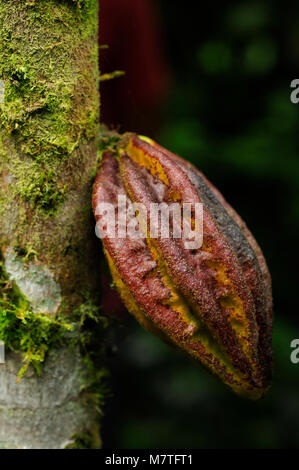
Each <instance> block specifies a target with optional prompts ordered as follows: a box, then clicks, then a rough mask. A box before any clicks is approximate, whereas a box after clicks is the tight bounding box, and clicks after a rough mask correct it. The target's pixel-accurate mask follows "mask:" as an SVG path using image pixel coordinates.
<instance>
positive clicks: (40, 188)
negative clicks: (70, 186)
mask: <svg viewBox="0 0 299 470" xmlns="http://www.w3.org/2000/svg"><path fill="white" fill-rule="evenodd" d="M17 187H18V191H19V194H20V195H21V197H23V198H24V199H25V200H26V201H29V202H30V203H31V205H32V206H33V207H38V208H40V209H42V210H43V211H46V212H47V214H48V215H53V214H54V213H55V211H56V209H57V208H58V207H59V205H60V204H61V203H62V202H63V201H64V200H65V196H66V192H67V187H66V185H65V186H63V187H62V188H59V187H58V186H57V185H56V183H55V181H54V175H53V171H52V170H49V172H48V173H47V174H46V173H41V174H38V175H37V176H36V177H35V178H31V181H30V180H29V181H27V183H26V185H23V184H20V180H19V184H18V186H17Z"/></svg>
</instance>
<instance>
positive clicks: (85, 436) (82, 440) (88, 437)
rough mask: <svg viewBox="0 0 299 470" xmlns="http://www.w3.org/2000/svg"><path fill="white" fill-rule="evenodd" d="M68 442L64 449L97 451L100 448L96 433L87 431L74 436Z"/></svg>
mask: <svg viewBox="0 0 299 470" xmlns="http://www.w3.org/2000/svg"><path fill="white" fill-rule="evenodd" d="M70 441H71V442H70V444H68V445H67V446H65V449H98V448H99V447H100V441H99V438H98V435H97V433H92V432H88V431H86V432H81V433H79V434H75V435H74V436H72V437H71V439H70Z"/></svg>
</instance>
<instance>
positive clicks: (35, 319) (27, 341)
mask: <svg viewBox="0 0 299 470" xmlns="http://www.w3.org/2000/svg"><path fill="white" fill-rule="evenodd" d="M72 328H73V326H72V325H71V324H69V323H66V322H62V321H60V320H58V319H52V318H50V317H49V316H47V315H42V314H36V313H33V312H32V310H31V308H30V305H29V302H28V301H27V299H26V298H25V297H24V296H22V294H21V293H20V292H19V291H18V289H17V287H16V286H15V285H14V284H13V283H11V282H10V281H9V279H8V277H7V275H6V273H5V270H4V267H3V262H2V261H0V339H1V340H2V341H4V343H5V346H6V347H7V348H8V349H10V350H12V351H18V352H22V353H23V357H24V367H22V369H21V370H20V372H19V376H18V378H19V379H20V378H21V377H22V376H23V375H24V373H25V372H26V370H27V369H28V367H29V365H30V364H32V365H33V366H34V367H35V369H36V371H37V372H38V373H40V367H41V363H42V362H43V361H44V359H45V356H46V353H47V351H48V350H49V349H50V347H57V346H58V345H60V344H62V343H63V338H64V336H65V333H66V332H67V331H68V330H71V329H72Z"/></svg>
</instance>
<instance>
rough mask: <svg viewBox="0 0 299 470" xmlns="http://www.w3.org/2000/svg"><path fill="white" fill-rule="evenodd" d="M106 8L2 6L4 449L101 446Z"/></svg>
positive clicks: (82, 3) (8, 1)
mask: <svg viewBox="0 0 299 470" xmlns="http://www.w3.org/2000/svg"><path fill="white" fill-rule="evenodd" d="M97 8H98V6H97V0H1V1H0V36H1V37H0V80H1V82H0V85H2V89H3V93H2V95H1V94H0V99H1V97H2V98H3V100H2V101H3V102H2V104H0V116H1V128H0V248H1V261H0V283H1V285H0V288H1V292H0V339H2V340H3V341H4V342H5V347H6V362H5V364H0V448H1V447H2V448H62V447H66V446H74V447H75V446H79V447H97V446H98V445H99V433H98V415H97V413H98V412H97V408H98V405H99V399H100V398H101V395H102V391H101V389H100V387H101V385H100V382H101V376H102V375H103V374H102V364H101V362H100V361H101V356H100V355H99V354H94V352H95V351H96V352H98V351H101V350H102V348H103V347H102V339H101V337H100V336H99V337H98V336H96V335H97V334H99V335H100V332H101V331H102V330H103V328H104V326H103V324H102V323H101V319H100V318H99V315H98V305H99V301H98V289H97V285H98V275H99V273H98V267H97V266H98V263H97V259H96V257H95V256H94V252H95V251H94V244H95V242H96V238H95V236H94V222H93V216H92V212H91V203H90V199H91V187H92V182H93V177H94V173H95V168H96V163H97V145H98V143H97V136H98V131H99V129H98V126H99V124H98V123H99V112H98V111H99V96H98V54H97V37H98V35H97V19H98V13H97ZM86 324H87V326H86ZM44 359H45V361H44ZM43 362H44V363H43ZM41 365H42V367H40V366H41ZM18 375H19V379H17V376H18ZM22 375H23V376H22ZM20 376H22V378H20ZM16 380H17V383H16Z"/></svg>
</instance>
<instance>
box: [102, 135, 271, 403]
mask: <svg viewBox="0 0 299 470" xmlns="http://www.w3.org/2000/svg"><path fill="white" fill-rule="evenodd" d="M119 196H123V197H124V196H125V197H126V198H127V201H128V203H129V204H130V203H135V204H136V203H137V204H142V205H143V206H144V207H145V208H146V210H147V211H148V213H149V211H150V208H151V204H153V203H154V204H157V203H158V204H161V203H166V204H167V205H170V204H172V203H174V202H175V203H177V204H180V206H181V207H183V204H184V203H189V204H190V203H191V204H194V203H200V204H202V205H203V243H202V246H201V247H200V248H198V249H192V250H190V249H187V248H186V247H185V244H184V242H183V240H182V238H175V237H173V236H170V237H169V238H163V236H162V235H161V234H160V233H159V234H158V236H157V237H155V238H154V237H151V232H150V226H149V223H150V219H149V216H145V217H144V216H143V214H142V213H141V212H139V211H137V212H136V215H138V217H139V222H140V227H141V228H142V230H143V237H142V238H140V237H139V238H136V239H134V238H132V237H130V236H125V237H124V238H120V237H118V236H117V233H120V232H116V236H115V237H114V236H110V235H109V234H108V232H107V231H106V232H105V230H106V227H105V226H104V225H103V224H101V223H100V222H101V218H102V217H103V215H102V214H100V215H99V212H98V210H97V209H98V207H99V204H102V203H106V204H107V203H109V204H111V205H112V206H113V207H115V208H116V207H117V204H118V197H119ZM93 209H94V213H95V217H96V221H97V223H98V227H99V231H100V235H101V238H102V241H103V245H104V251H105V254H106V257H107V259H108V262H109V266H110V270H111V273H112V277H113V279H114V281H115V284H116V286H117V289H118V291H119V293H120V295H121V297H122V299H123V301H124V303H125V305H126V307H127V309H128V310H129V311H130V312H131V313H132V314H133V315H134V316H135V317H136V319H137V320H138V321H139V322H140V323H141V325H143V326H144V327H145V328H146V329H147V330H148V331H150V332H152V333H154V334H156V335H157V336H159V337H160V338H161V339H163V340H164V341H166V342H167V343H170V344H172V345H174V346H176V347H177V348H179V349H180V350H182V351H184V352H185V353H187V354H188V355H189V356H191V357H192V358H193V359H196V360H197V361H200V362H201V363H202V364H203V365H204V366H205V367H206V368H208V369H209V370H210V371H212V372H213V373H215V374H216V375H218V376H219V377H220V378H221V379H222V381H223V382H224V383H225V384H227V385H228V386H230V387H231V388H232V389H233V390H234V391H235V392H236V393H238V394H239V395H242V396H244V397H247V398H251V399H258V398H260V397H262V396H263V395H264V394H265V393H266V391H267V389H268V388H269V385H270V381H271V374H272V346H271V342H272V293H271V278H270V274H269V271H268V268H267V265H266V262H265V260H264V257H263V254H262V251H261V249H260V248H259V246H258V244H257V242H256V241H255V239H254V237H253V235H252V234H251V233H250V231H249V230H248V229H247V227H246V225H245V223H244V222H243V221H242V219H241V218H240V217H239V216H238V214H237V213H236V212H235V211H234V210H233V209H232V207H231V206H230V205H229V204H228V203H227V202H226V201H225V199H224V198H223V196H222V195H221V194H220V193H219V191H218V190H217V189H216V188H215V187H214V186H213V185H212V184H211V183H210V182H209V181H208V180H207V179H206V178H205V176H204V175H203V174H202V173H201V172H200V171H198V170H197V169H196V168H195V167H194V166H192V165H191V164H190V163H188V162H186V161H184V160H183V159H181V158H180V157H178V156H176V155H174V154H172V153H171V152H169V151H168V150H166V149H164V148H162V147H161V146H159V145H158V144H156V143H155V142H154V141H152V140H151V139H148V138H145V137H138V136H136V135H134V134H126V135H125V136H123V138H122V139H121V141H120V144H119V146H118V148H117V150H115V151H105V152H104V154H103V156H102V161H101V165H100V168H99V171H98V174H97V177H96V181H95V184H94V190H93ZM193 217H194V214H193ZM193 222H194V221H193ZM127 223H128V222H127ZM117 229H119V227H117ZM172 233H173V227H172V231H171V232H170V234H172Z"/></svg>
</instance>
